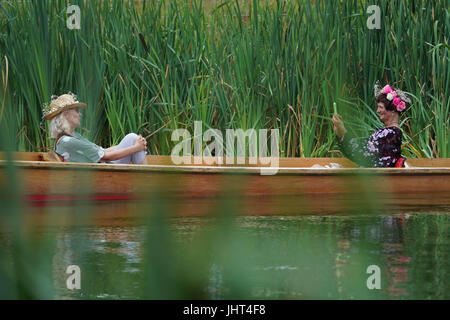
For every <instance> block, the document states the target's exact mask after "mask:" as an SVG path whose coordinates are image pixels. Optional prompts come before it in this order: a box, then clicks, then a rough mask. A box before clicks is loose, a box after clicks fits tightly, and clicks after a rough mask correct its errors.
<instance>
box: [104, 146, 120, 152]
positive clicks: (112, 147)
mask: <svg viewBox="0 0 450 320" xmlns="http://www.w3.org/2000/svg"><path fill="white" fill-rule="evenodd" d="M115 147H117V146H111V147H109V148H107V149H105V151H113V150H114V148H115Z"/></svg>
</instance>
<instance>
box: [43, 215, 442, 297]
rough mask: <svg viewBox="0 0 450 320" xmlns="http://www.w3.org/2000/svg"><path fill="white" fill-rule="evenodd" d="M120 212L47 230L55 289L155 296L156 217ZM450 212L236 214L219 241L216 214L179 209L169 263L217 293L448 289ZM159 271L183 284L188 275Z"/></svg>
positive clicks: (388, 293)
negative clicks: (77, 282)
mask: <svg viewBox="0 0 450 320" xmlns="http://www.w3.org/2000/svg"><path fill="white" fill-rule="evenodd" d="M111 219H112V220H111ZM114 219H118V220H119V221H122V222H123V221H124V217H120V215H117V216H115V218H111V217H108V219H106V220H107V221H108V222H109V223H102V221H103V220H102V219H94V220H93V221H96V223H94V224H90V225H89V224H84V225H83V224H81V225H74V226H68V225H64V226H63V227H55V226H54V227H51V228H47V229H46V230H45V232H47V233H48V232H51V233H54V234H55V236H56V239H57V244H56V253H55V256H54V262H53V269H54V274H55V275H56V276H55V282H54V284H55V287H56V289H57V298H94V299H110V298H113V299H117V298H125V299H126V298H146V297H148V295H147V293H146V291H145V288H144V287H145V286H144V282H146V281H149V280H148V278H146V273H148V265H147V264H148V260H145V259H144V251H145V250H146V249H145V248H146V247H145V241H146V238H147V233H148V226H147V225H146V224H144V223H142V221H141V220H139V219H138V218H136V219H134V220H132V221H130V220H129V219H125V221H127V223H126V224H123V225H120V223H119V224H117V223H116V224H114V223H113V222H114ZM449 222H450V215H449V213H448V212H438V213H423V212H422V213H414V212H408V213H400V214H393V215H359V216H354V215H350V216H349V215H338V216H336V215H334V216H298V217H295V216H289V217H273V216H272V217H261V216H260V217H258V216H253V217H238V218H237V219H236V220H235V224H234V226H235V229H233V230H234V231H233V234H232V236H230V237H226V238H220V237H219V236H218V237H217V238H214V240H210V242H214V241H217V243H218V246H216V247H214V246H209V245H210V244H205V243H204V242H206V241H205V239H213V238H207V237H206V238H204V237H203V236H202V232H210V233H211V234H216V233H220V231H217V230H216V228H217V226H216V225H214V224H213V223H212V219H211V218H208V217H188V218H171V219H170V224H169V232H170V234H171V235H172V236H173V237H172V238H173V240H174V243H173V245H174V246H178V249H179V250H178V251H174V252H178V254H179V255H181V256H183V255H185V256H186V257H183V258H182V259H181V258H180V260H178V258H177V260H174V261H170V262H169V264H179V265H178V266H173V267H171V268H170V270H169V269H168V270H167V272H168V273H170V272H173V273H178V272H180V273H182V272H184V273H185V274H184V276H185V278H187V279H183V280H182V281H183V288H185V287H186V286H187V289H186V288H185V289H186V292H190V290H194V291H195V292H196V293H195V294H196V295H200V296H201V297H203V298H210V299H225V298H230V297H236V296H237V298H241V297H247V298H255V299H260V298H261V299H266V298H269V299H278V298H289V299H309V298H319V299H337V298H340V299H361V298H362V299H382V298H391V299H392V298H394V299H404V298H406V299H424V298H425V299H426V298H433V299H448V298H450V292H449V289H448V283H450V273H449V270H450V259H449V252H450V235H449V233H448V226H449ZM114 225H115V226H114ZM161 241H163V240H161ZM153 245H154V246H153V248H155V245H159V244H153ZM161 245H162V244H161ZM196 248H198V250H197V249H196ZM217 248H221V249H217ZM170 250H171V249H170V248H168V249H167V248H166V251H170ZM190 250H192V251H190ZM198 251H203V252H201V253H199V252H198ZM202 254H204V255H202ZM197 255H199V256H197ZM152 257H153V256H152ZM194 260H195V263H198V266H200V267H199V269H201V268H202V266H203V265H206V266H207V267H206V269H205V270H206V271H205V272H203V271H202V272H203V273H202V272H199V273H200V275H199V274H197V273H196V272H195V270H190V269H189V268H192V269H195V268H197V265H196V264H194V262H192V261H194ZM198 260H202V261H198ZM203 260H204V261H203ZM186 261H191V262H192V264H189V263H186ZM153 262H154V263H155V264H158V261H154V260H153ZM183 263H185V264H184V265H183ZM202 263H203V265H202ZM70 264H76V265H79V266H80V267H81V269H82V272H83V280H82V290H79V291H70V290H67V289H66V288H65V279H66V278H67V275H66V274H65V268H66V266H67V265H70ZM228 264H231V265H232V266H231V267H230V266H229V265H228ZM369 265H377V266H379V267H380V269H381V275H382V281H381V284H382V286H381V290H369V289H367V287H366V280H367V278H368V277H369V274H367V273H366V269H367V267H368V266H369ZM179 268H181V269H182V270H184V271H180V270H179ZM158 270H159V271H158V272H160V274H161V273H164V270H161V269H158ZM161 276H162V277H163V278H165V277H167V278H168V279H171V278H173V279H172V280H173V281H174V283H175V284H176V283H177V281H179V279H180V278H179V277H181V276H183V275H181V276H180V274H168V275H167V274H166V275H163V274H161ZM190 277H192V278H194V279H189V278H190ZM196 277H199V279H198V280H199V283H202V279H201V277H205V278H206V281H205V282H204V284H203V285H202V286H201V288H197V287H195V288H194V289H192V288H190V287H189V286H196V285H194V284H193V282H195V281H196V279H195V278H196ZM233 277H234V278H235V279H234V278H233ZM191 280H192V281H191ZM183 290H184V289H183ZM239 290H241V291H239ZM198 291H201V292H200V293H199V292H198ZM183 292H184V291H183ZM240 294H241V296H240ZM152 297H153V296H152ZM173 297H176V298H179V297H183V296H180V295H178V296H177V295H174V296H173ZM184 298H189V296H188V297H184Z"/></svg>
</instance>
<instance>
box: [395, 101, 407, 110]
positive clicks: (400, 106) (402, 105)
mask: <svg viewBox="0 0 450 320" xmlns="http://www.w3.org/2000/svg"><path fill="white" fill-rule="evenodd" d="M405 109H406V104H405V102H403V101H400V103H399V104H398V106H397V111H399V112H402V111H404V110H405Z"/></svg>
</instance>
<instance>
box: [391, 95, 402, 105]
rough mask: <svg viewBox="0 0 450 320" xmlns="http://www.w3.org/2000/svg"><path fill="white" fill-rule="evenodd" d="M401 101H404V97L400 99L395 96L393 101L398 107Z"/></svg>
mask: <svg viewBox="0 0 450 320" xmlns="http://www.w3.org/2000/svg"><path fill="white" fill-rule="evenodd" d="M401 101H402V99H400V98H399V97H396V98H394V100H393V101H392V103H393V104H394V106H396V107H397V106H398V105H399V103H400V102H401Z"/></svg>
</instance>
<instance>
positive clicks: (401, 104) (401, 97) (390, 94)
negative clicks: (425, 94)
mask: <svg viewBox="0 0 450 320" xmlns="http://www.w3.org/2000/svg"><path fill="white" fill-rule="evenodd" d="M378 88H379V87H378V81H377V83H376V84H375V87H374V89H375V97H378V96H379V95H380V94H382V93H383V94H385V95H386V99H388V100H389V101H392V104H393V105H394V106H395V108H396V109H397V111H398V112H403V111H405V109H406V104H407V103H408V104H410V103H411V100H410V99H409V98H408V97H407V96H406V94H405V93H404V92H403V91H401V90H399V89H393V88H391V86H389V85H388V84H387V85H385V86H384V87H383V89H381V90H378Z"/></svg>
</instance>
